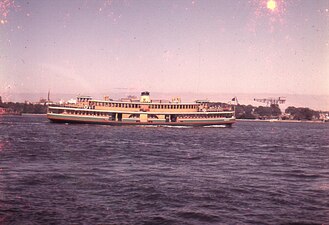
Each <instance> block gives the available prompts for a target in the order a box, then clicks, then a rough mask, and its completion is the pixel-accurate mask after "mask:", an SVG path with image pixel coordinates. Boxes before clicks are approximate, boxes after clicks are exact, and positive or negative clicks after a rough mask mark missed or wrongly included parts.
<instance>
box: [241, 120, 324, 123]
mask: <svg viewBox="0 0 329 225" xmlns="http://www.w3.org/2000/svg"><path fill="white" fill-rule="evenodd" d="M236 121H237V122H270V123H273V122H274V123H328V124H329V122H325V121H320V120H257V119H237V120H236Z"/></svg>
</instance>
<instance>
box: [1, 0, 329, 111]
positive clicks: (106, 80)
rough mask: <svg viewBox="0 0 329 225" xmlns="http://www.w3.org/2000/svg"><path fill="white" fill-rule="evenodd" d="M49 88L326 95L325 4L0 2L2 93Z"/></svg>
mask: <svg viewBox="0 0 329 225" xmlns="http://www.w3.org/2000/svg"><path fill="white" fill-rule="evenodd" d="M269 3H270V4H269ZM48 90H51V92H52V93H55V92H57V93H96V94H100V93H105V92H107V91H108V90H116V91H120V90H121V92H128V90H129V91H132V92H136V93H137V95H138V94H139V92H140V91H143V90H149V91H151V92H153V93H167V94H168V96H170V94H171V93H196V94H198V93H199V94H200V93H228V94H230V93H232V96H234V95H236V94H238V93H244V94H245V95H253V94H255V93H270V94H268V95H266V96H263V97H272V96H273V97H275V96H277V95H282V94H281V93H283V95H291V96H296V99H297V98H298V96H299V95H309V96H328V95H329V1H327V0H318V1H308V0H299V1H286V0H250V1H226V0H225V1H224V0H218V1H211V0H205V1H198V0H189V1H188V0H182V1H170V0H168V1H164V0H158V1H151V0H141V1H133V0H125V1H118V0H98V1H91V0H72V1H66V0H58V1H48V0H45V1H38V0H29V1H27V0H15V1H13V0H6V1H0V95H1V96H3V97H4V98H6V96H8V97H10V95H12V94H14V93H33V92H39V93H47V92H48ZM122 90H123V91H122ZM271 93H272V94H271ZM205 97H206V96H205ZM290 99H291V98H290ZM301 99H302V98H301ZM320 99H321V101H320V100H319V99H315V100H313V102H312V101H311V100H310V101H309V102H306V103H307V104H310V105H313V106H314V107H313V108H316V109H321V108H324V109H326V110H327V109H328V108H329V103H328V101H327V100H326V98H323V99H322V98H320ZM296 101H297V100H296ZM298 101H299V100H298ZM305 106H307V105H305Z"/></svg>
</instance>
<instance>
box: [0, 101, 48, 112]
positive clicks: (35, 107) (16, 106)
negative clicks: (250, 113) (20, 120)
mask: <svg viewBox="0 0 329 225" xmlns="http://www.w3.org/2000/svg"><path fill="white" fill-rule="evenodd" d="M0 107H1V108H5V109H7V110H8V112H12V113H18V114H21V113H31V114H45V113H47V105H46V104H39V103H38V104H33V103H30V102H25V103H19V102H0Z"/></svg>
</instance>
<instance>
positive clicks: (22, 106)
mask: <svg viewBox="0 0 329 225" xmlns="http://www.w3.org/2000/svg"><path fill="white" fill-rule="evenodd" d="M0 107H1V108H5V109H8V111H9V112H13V113H20V114H21V113H32V114H45V113H47V105H46V103H42V104H40V103H30V102H24V103H19V102H16V103H14V102H1V101H0ZM235 113H236V118H237V119H282V120H318V119H319V117H320V112H319V111H315V110H312V109H309V108H304V107H298V108H296V107H293V106H289V107H288V108H287V109H286V110H285V112H284V113H282V111H281V109H280V108H279V106H278V105H271V106H258V107H256V106H252V105H237V106H235Z"/></svg>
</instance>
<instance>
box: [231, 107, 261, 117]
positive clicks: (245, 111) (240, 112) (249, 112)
mask: <svg viewBox="0 0 329 225" xmlns="http://www.w3.org/2000/svg"><path fill="white" fill-rule="evenodd" d="M255 108H256V107H255V106H252V105H237V106H236V107H235V115H236V118H237V119H256V117H255V115H254V114H253V111H254V110H255Z"/></svg>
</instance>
